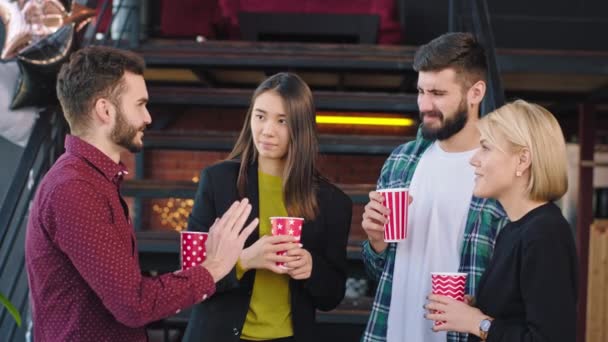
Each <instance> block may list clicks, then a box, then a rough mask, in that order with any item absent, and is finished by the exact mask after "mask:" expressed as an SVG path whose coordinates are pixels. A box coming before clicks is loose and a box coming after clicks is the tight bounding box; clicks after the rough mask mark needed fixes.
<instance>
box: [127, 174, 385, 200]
mask: <svg viewBox="0 0 608 342" xmlns="http://www.w3.org/2000/svg"><path fill="white" fill-rule="evenodd" d="M337 186H338V187H339V188H340V189H342V191H344V192H345V193H346V194H347V195H349V196H350V197H351V199H352V200H353V202H354V203H355V204H364V203H367V201H368V194H369V192H370V191H372V190H374V189H375V188H376V185H375V184H337ZM197 188H198V184H197V183H195V182H191V181H168V180H157V179H138V180H135V179H134V180H127V181H125V182H124V183H123V184H122V186H121V193H122V195H123V196H125V197H146V198H170V197H174V198H194V196H195V195H196V189H197Z"/></svg>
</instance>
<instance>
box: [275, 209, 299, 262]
mask: <svg viewBox="0 0 608 342" xmlns="http://www.w3.org/2000/svg"><path fill="white" fill-rule="evenodd" d="M270 224H271V225H272V236H277V235H291V236H293V237H296V238H297V239H298V241H300V236H301V235H302V225H303V224H304V219H303V218H301V217H271V218H270ZM285 253H286V252H285V251H280V252H277V255H285ZM277 266H279V267H285V265H284V263H283V262H277Z"/></svg>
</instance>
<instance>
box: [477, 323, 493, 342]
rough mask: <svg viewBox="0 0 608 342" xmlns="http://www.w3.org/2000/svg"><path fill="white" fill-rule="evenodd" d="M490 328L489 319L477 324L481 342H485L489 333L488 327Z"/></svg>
mask: <svg viewBox="0 0 608 342" xmlns="http://www.w3.org/2000/svg"><path fill="white" fill-rule="evenodd" d="M491 326H492V319H491V318H484V319H482V320H481V322H480V323H479V337H480V338H481V340H482V341H485V340H486V339H487V338H488V332H489V331H490V327H491Z"/></svg>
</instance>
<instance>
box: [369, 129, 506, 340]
mask: <svg viewBox="0 0 608 342" xmlns="http://www.w3.org/2000/svg"><path fill="white" fill-rule="evenodd" d="M432 143H433V142H432V141H428V140H425V139H423V138H422V137H421V135H420V132H419V133H418V137H417V138H416V140H414V141H411V142H408V143H406V144H403V145H401V146H399V147H397V148H396V149H395V150H394V151H393V153H391V155H390V156H389V158H388V159H387V160H386V162H385V163H384V166H383V167H382V172H381V174H380V179H378V189H384V188H407V187H409V185H410V182H411V180H412V176H413V175H414V170H416V166H417V165H418V162H419V161H420V158H421V157H422V154H423V153H424V151H426V149H427V148H428V147H429V146H430V145H431V144H432ZM506 222H507V217H506V214H505V212H504V210H503V209H502V207H501V206H500V204H499V203H498V202H497V201H495V200H492V199H482V198H478V197H475V196H473V198H472V199H471V205H470V207H469V214H468V217H467V222H466V226H465V232H464V239H463V244H462V249H461V251H460V266H459V268H458V271H459V272H466V273H468V274H469V276H468V279H467V285H466V292H467V293H468V294H469V295H474V294H475V293H476V291H477V284H478V283H479V279H480V278H481V275H482V273H483V271H484V270H485V268H486V267H487V266H488V263H489V261H490V257H491V256H492V252H493V250H494V242H495V240H496V236H497V235H498V231H499V230H500V228H502V227H503V226H504V225H505V224H506ZM396 251H397V244H396V243H389V244H388V247H387V248H386V250H384V252H382V253H380V254H377V253H376V252H374V250H372V248H371V247H370V245H369V241H366V242H364V243H363V261H364V263H365V269H366V271H367V272H368V274H369V275H370V277H371V278H372V279H373V280H374V281H376V282H378V289H377V291H376V297H375V298H374V304H373V306H372V312H371V314H370V317H369V320H368V321H367V328H366V329H365V332H364V334H363V336H362V337H361V341H362V342H384V341H386V332H387V322H388V311H389V306H390V304H391V290H392V287H393V268H394V266H395V255H396ZM467 338H468V336H467V334H459V333H454V332H449V333H448V341H449V342H460V341H467Z"/></svg>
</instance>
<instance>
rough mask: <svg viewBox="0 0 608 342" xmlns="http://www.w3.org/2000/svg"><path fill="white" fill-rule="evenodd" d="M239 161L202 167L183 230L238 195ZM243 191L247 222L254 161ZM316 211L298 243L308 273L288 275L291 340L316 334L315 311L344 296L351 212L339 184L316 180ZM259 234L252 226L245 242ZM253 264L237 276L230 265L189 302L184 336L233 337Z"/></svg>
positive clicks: (225, 340) (255, 207)
mask: <svg viewBox="0 0 608 342" xmlns="http://www.w3.org/2000/svg"><path fill="white" fill-rule="evenodd" d="M239 166H240V163H239V162H238V161H225V162H221V163H219V164H216V165H213V166H210V167H208V168H206V169H204V170H203V171H202V173H201V177H200V183H199V187H198V190H197V193H196V199H195V201H194V208H193V209H192V214H191V215H190V218H189V220H188V230H193V231H208V230H209V227H210V226H211V224H212V223H213V222H214V220H215V218H216V217H219V216H221V215H222V214H224V212H226V210H228V207H229V206H230V205H231V204H232V203H233V202H234V201H235V200H238V199H239V195H238V190H237V185H236V183H237V177H238V172H239ZM246 197H247V198H248V199H249V201H250V203H251V205H252V211H251V214H250V217H249V220H248V221H247V222H250V221H251V220H253V219H254V218H255V217H258V216H259V192H258V167H257V164H254V165H251V166H250V167H249V170H248V174H247V193H246ZM317 200H318V204H319V209H320V210H319V215H317V218H316V219H315V220H314V221H306V222H304V226H303V227H302V236H301V243H302V244H303V245H304V248H306V249H307V250H308V251H309V252H310V254H311V255H312V260H313V269H312V272H311V276H310V278H309V279H306V280H294V279H290V281H289V289H290V293H291V312H292V321H293V330H294V338H295V341H306V342H308V341H312V340H313V339H314V338H315V331H316V329H315V311H316V309H320V310H324V311H327V310H331V309H333V308H335V307H336V306H337V305H338V304H339V303H340V302H341V301H342V299H343V298H344V290H345V283H346V267H347V261H346V244H347V241H348V233H349V230H350V223H351V216H352V201H351V199H350V198H349V197H348V196H346V195H345V194H344V193H343V192H342V191H341V190H340V189H338V188H337V187H335V186H333V185H331V184H330V183H328V182H327V181H324V180H319V190H318V192H317ZM258 238H259V230H258V229H257V228H256V231H254V232H253V233H252V234H251V236H250V237H249V239H247V242H246V243H245V246H246V247H247V246H251V245H252V244H253V243H254V242H255V241H257V240H258ZM254 278H255V270H250V271H248V272H246V273H245V274H244V275H243V277H242V278H241V280H240V281H239V280H237V278H236V271H235V269H234V268H233V269H232V271H231V272H230V273H229V274H228V275H227V276H226V277H225V278H224V279H222V280H220V281H219V282H218V284H217V290H216V293H215V294H214V295H213V296H212V297H211V298H209V299H207V300H206V301H204V302H202V303H199V304H197V305H195V306H194V307H193V310H192V315H191V316H190V321H189V323H188V327H187V329H186V333H185V337H184V341H196V342H200V341H208V342H230V341H234V342H238V341H239V339H240V335H241V329H242V328H243V325H244V323H245V317H246V315H247V311H248V309H249V302H250V300H251V293H252V289H253V280H254Z"/></svg>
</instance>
